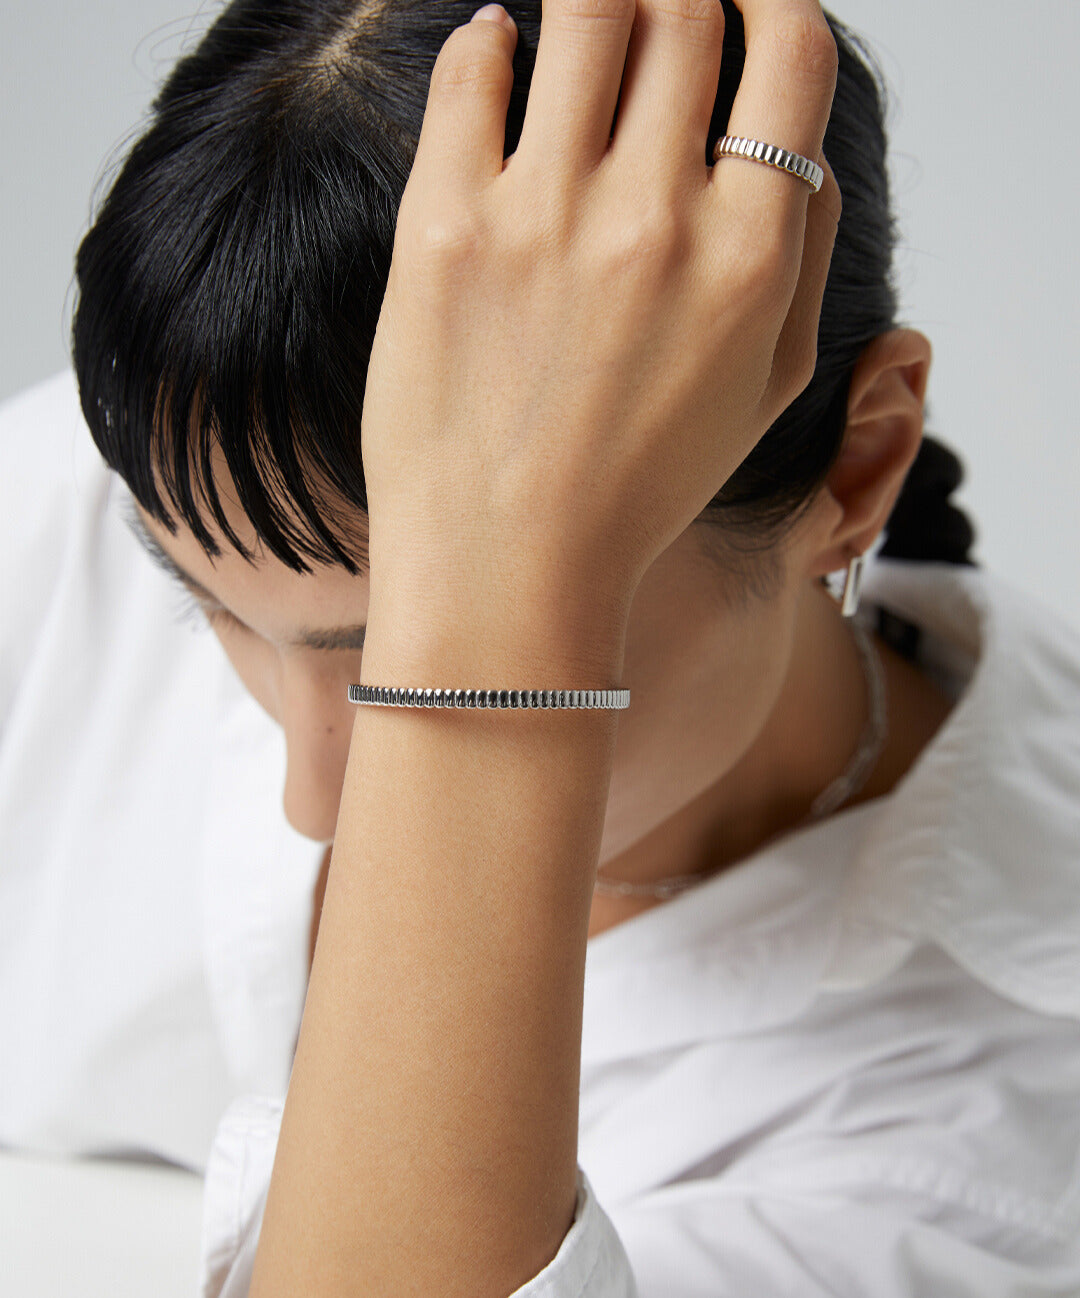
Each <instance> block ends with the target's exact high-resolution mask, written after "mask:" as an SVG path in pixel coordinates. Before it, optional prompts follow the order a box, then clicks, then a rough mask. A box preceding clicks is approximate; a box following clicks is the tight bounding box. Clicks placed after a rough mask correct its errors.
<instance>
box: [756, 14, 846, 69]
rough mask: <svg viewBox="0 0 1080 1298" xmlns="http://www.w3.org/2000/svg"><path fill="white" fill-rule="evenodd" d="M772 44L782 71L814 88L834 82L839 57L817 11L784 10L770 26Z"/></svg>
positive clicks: (831, 35)
mask: <svg viewBox="0 0 1080 1298" xmlns="http://www.w3.org/2000/svg"><path fill="white" fill-rule="evenodd" d="M772 36H773V41H774V43H775V45H776V49H777V53H778V56H779V58H780V60H781V62H782V63H783V65H784V67H785V68H787V69H789V70H790V71H792V72H795V73H796V74H798V75H800V76H802V77H804V78H806V79H808V80H811V81H813V82H814V83H816V84H825V85H831V84H832V83H833V82H835V80H836V70H837V63H838V59H839V55H838V54H837V49H836V41H835V40H834V39H833V34H832V31H831V29H830V27H829V24H828V23H827V22H826V21H825V19H824V16H823V15H821V13H820V11H818V12H817V13H815V12H814V11H812V10H810V9H808V8H806V7H805V6H801V5H800V6H794V5H792V6H791V7H789V8H785V9H783V10H781V11H780V13H779V14H777V16H776V18H775V20H774V23H773V32H772Z"/></svg>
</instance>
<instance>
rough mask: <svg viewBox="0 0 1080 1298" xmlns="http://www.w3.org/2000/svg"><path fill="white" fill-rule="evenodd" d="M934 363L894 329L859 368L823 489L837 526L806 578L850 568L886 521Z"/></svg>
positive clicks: (910, 458) (919, 343) (918, 343)
mask: <svg viewBox="0 0 1080 1298" xmlns="http://www.w3.org/2000/svg"><path fill="white" fill-rule="evenodd" d="M930 359H931V351H930V343H929V341H928V340H927V338H926V337H925V336H924V335H923V334H921V333H918V332H917V331H916V330H914V329H892V330H890V331H889V332H888V333H886V334H882V335H880V336H879V337H878V338H875V339H874V340H873V341H872V342H871V343H869V344H868V345H867V347H866V348H865V349H864V351H863V352H862V354H861V355H860V357H859V359H858V361H857V362H856V364H855V369H854V372H853V374H852V379H851V387H850V391H849V396H848V417H847V427H846V428H845V431H844V441H843V445H842V447H841V449H840V454H839V456H838V457H837V459H836V462H835V463H834V465H833V467H832V469H831V470H830V471H829V476H828V477H827V479H826V481H825V486H824V487H823V489H822V490H823V492H825V493H826V494H828V495H829V496H831V498H832V501H833V502H834V508H833V511H832V514H833V524H832V526H831V528H830V530H829V535H828V536H827V537H826V538H825V539H824V544H823V545H822V546H821V547H820V548H819V550H818V553H817V554H816V556H815V559H814V563H813V566H812V569H811V571H810V572H809V573H808V575H810V576H822V575H823V574H825V573H827V572H834V571H836V570H837V569H839V568H844V567H846V566H847V564H848V563H849V561H850V560H851V559H852V558H853V557H854V556H855V555H857V554H865V553H866V551H867V550H869V548H870V547H871V546H872V545H873V543H874V541H875V540H876V539H877V537H878V535H879V534H880V532H881V530H882V528H884V526H885V524H886V522H887V521H888V518H889V514H890V513H891V512H892V507H893V505H894V504H895V502H896V498H897V496H899V494H900V489H901V487H902V486H903V485H904V478H905V477H906V476H907V472H908V469H910V468H911V465H912V463H913V462H914V460H915V456H916V455H917V454H918V452H919V445H920V443H921V441H922V431H923V406H924V402H925V398H926V384H927V378H928V375H929V370H930Z"/></svg>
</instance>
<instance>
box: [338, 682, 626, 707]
mask: <svg viewBox="0 0 1080 1298" xmlns="http://www.w3.org/2000/svg"><path fill="white" fill-rule="evenodd" d="M349 702H350V703H373V704H375V705H377V706H380V705H381V706H382V707H391V708H611V709H614V710H621V709H623V708H628V707H629V706H630V691H629V690H432V689H406V688H405V687H403V686H388V685H350V686H349Z"/></svg>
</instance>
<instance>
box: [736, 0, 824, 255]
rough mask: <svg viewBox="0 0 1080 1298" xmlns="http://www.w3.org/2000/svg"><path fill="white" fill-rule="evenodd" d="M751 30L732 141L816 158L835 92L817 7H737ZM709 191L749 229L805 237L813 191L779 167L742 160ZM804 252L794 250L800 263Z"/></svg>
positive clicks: (742, 2) (803, 3)
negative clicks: (755, 226)
mask: <svg viewBox="0 0 1080 1298" xmlns="http://www.w3.org/2000/svg"><path fill="white" fill-rule="evenodd" d="M737 3H738V6H739V8H740V9H741V10H742V15H743V23H744V26H745V29H746V64H745V67H744V69H743V74H742V79H741V81H740V82H739V89H738V92H737V93H736V95H735V102H734V104H733V106H732V109H731V116H730V118H729V119H728V126H727V134H728V135H737V136H745V137H749V138H751V139H754V140H761V141H763V142H764V143H766V144H774V145H778V146H779V147H780V148H782V149H788V150H790V151H791V152H794V153H800V154H802V155H804V156H805V157H808V158H817V157H818V155H819V154H820V153H821V146H822V142H823V140H824V138H825V127H826V126H827V124H828V121H829V111H830V109H831V107H832V97H833V91H834V89H835V87H836V66H837V52H836V42H835V40H834V39H833V35H832V32H831V31H830V30H829V26H828V23H827V22H826V20H825V15H824V13H823V12H822V9H821V5H820V3H818V0H737ZM711 185H712V187H713V188H714V190H715V191H716V193H717V195H718V197H719V199H720V200H721V201H722V202H724V203H725V206H726V207H729V208H730V209H733V210H737V211H739V212H740V213H741V214H742V216H743V218H744V219H746V220H748V221H750V222H762V223H765V225H766V226H767V227H776V226H779V227H780V230H779V231H778V233H783V234H784V235H789V234H790V235H792V236H794V234H795V233H796V232H797V231H799V230H801V228H802V223H803V221H804V220H805V216H806V203H807V199H808V198H809V196H810V194H811V189H810V186H809V185H808V184H806V182H805V181H803V180H800V179H799V178H798V177H796V176H791V175H789V174H787V173H786V172H783V171H780V170H777V169H776V168H774V167H769V166H764V165H763V164H761V163H758V162H751V161H748V160H746V159H744V158H739V157H730V158H729V157H722V158H720V159H719V160H718V161H717V162H716V163H715V164H714V166H713V175H712V181H711ZM798 243H799V246H796V247H794V248H793V250H792V251H793V255H794V256H795V257H796V258H797V257H798V256H799V254H800V252H801V239H800V240H799V241H798Z"/></svg>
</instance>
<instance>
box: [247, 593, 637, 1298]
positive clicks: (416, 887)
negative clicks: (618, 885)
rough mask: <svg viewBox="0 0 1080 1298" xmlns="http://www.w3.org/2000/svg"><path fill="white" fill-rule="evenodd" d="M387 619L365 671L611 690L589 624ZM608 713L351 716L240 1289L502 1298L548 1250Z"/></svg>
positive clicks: (573, 1140) (405, 614)
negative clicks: (264, 1187) (250, 1267)
mask: <svg viewBox="0 0 1080 1298" xmlns="http://www.w3.org/2000/svg"><path fill="white" fill-rule="evenodd" d="M523 602H524V601H523ZM386 612H387V615H388V617H390V618H392V625H391V624H390V623H388V622H383V621H381V620H379V621H376V620H375V619H374V618H369V631H368V637H367V643H366V646H365V649H364V665H363V679H364V680H365V681H366V682H370V683H372V684H379V683H387V684H391V683H401V684H410V683H411V684H420V683H422V682H428V683H431V684H438V683H439V682H443V683H445V684H446V685H451V684H454V683H459V684H464V685H468V684H479V683H480V682H490V683H491V685H492V686H495V685H498V684H500V683H501V684H503V685H506V686H507V687H508V688H509V687H510V686H511V685H512V683H514V682H518V683H519V687H520V688H525V687H526V686H527V685H529V684H530V683H531V684H532V686H533V687H547V688H551V687H574V688H586V687H588V688H607V687H610V686H615V685H619V684H621V683H622V674H621V673H622V656H623V647H622V639H621V636H620V634H619V629H618V627H617V626H616V627H612V626H610V625H603V624H602V623H601V621H600V620H599V619H598V620H597V621H596V623H595V624H593V625H591V626H588V627H587V626H586V625H585V621H586V620H585V619H584V618H583V619H582V625H581V629H580V632H579V633H578V634H580V637H581V644H580V652H578V653H575V652H574V643H573V639H574V637H573V636H572V635H568V633H567V628H566V627H552V626H550V625H549V626H547V627H546V628H545V627H541V626H539V625H538V624H537V622H536V621H535V620H534V618H532V617H529V616H527V615H526V616H524V617H523V618H522V620H521V621H520V623H518V625H517V626H515V627H513V628H510V627H508V626H506V625H503V626H502V627H501V628H497V627H494V626H484V625H477V624H476V623H475V622H472V623H468V619H465V620H463V621H461V622H460V623H458V625H460V626H461V627H462V632H457V633H455V632H450V631H447V633H446V634H441V633H440V634H434V633H432V634H428V632H427V631H425V630H422V629H418V628H419V627H420V623H419V622H418V620H417V618H416V617H415V616H412V615H411V610H409V611H407V610H406V609H405V608H403V607H402V608H401V609H400V612H398V610H397V609H396V608H395V609H394V610H390V609H387V610H386ZM426 619H427V620H425V623H424V626H425V627H426V626H430V625H431V623H430V620H429V619H430V605H429V606H428V610H427V614H426ZM467 623H468V624H467ZM444 625H446V626H447V627H448V628H449V627H450V626H452V625H454V624H453V623H451V622H450V621H449V620H447V622H446V623H445V624H444ZM394 626H398V627H402V628H405V629H406V630H407V633H408V634H407V643H404V642H403V640H404V638H403V637H402V636H401V635H400V634H397V633H395V632H394V630H393V627H394ZM384 630H385V631H386V632H388V634H385V635H381V634H380V632H382V631H384ZM466 631H467V633H465V632H466ZM617 716H618V714H617V713H614V712H605V711H591V710H590V711H584V712H572V711H556V712H545V711H532V710H530V711H520V710H519V711H517V712H504V711H497V712H486V711H479V710H474V711H468V712H458V711H456V710H449V711H447V710H438V711H435V710H424V711H414V710H409V709H389V708H387V709H383V708H372V707H361V708H358V709H357V716H356V719H355V725H354V730H353V736H352V746H351V749H350V753H349V764H348V768H347V771H346V777H345V791H344V795H343V799H342V804H341V811H340V813H339V819H338V826H337V833H336V837H335V846H334V854H333V858H332V864H331V869H330V875H329V880H328V885H327V890H326V897H325V903H324V908H323V916H322V922H321V926H320V931H319V936H318V944H317V948H316V954H315V961H314V965H313V968H312V976H311V982H310V985H309V990H308V998H307V1003H306V1006H305V1009H304V1018H303V1026H302V1028H301V1033H300V1041H299V1047H298V1050H297V1055H296V1061H295V1064H294V1067H293V1074H292V1080H291V1082H290V1087H289V1099H288V1103H287V1104H286V1109H285V1114H284V1120H283V1124H282V1130H281V1138H280V1142H279V1146H278V1154H277V1160H276V1162H275V1167H274V1180H273V1182H272V1185H271V1191H270V1195H269V1199H268V1202H267V1207H266V1214H265V1217H264V1220H263V1227H262V1240H261V1243H260V1248H259V1255H258V1261H257V1266H256V1271H255V1277H254V1281H253V1284H252V1287H251V1292H252V1294H253V1295H258V1296H259V1298H265V1296H266V1295H270V1294H279V1293H280V1294H286V1293H288V1294H297V1293H307V1294H319V1295H323V1294H326V1295H329V1294H413V1293H416V1294H433V1293H438V1294H440V1295H451V1294H453V1295H456V1294H461V1295H474V1296H476V1298H483V1296H484V1295H492V1296H493V1298H495V1296H496V1295H497V1296H499V1298H504V1296H505V1295H506V1294H508V1293H511V1292H512V1291H513V1290H514V1289H515V1288H517V1287H518V1286H519V1285H521V1284H523V1283H524V1282H525V1281H526V1280H528V1279H530V1278H531V1277H532V1276H533V1275H535V1274H536V1273H537V1272H538V1271H540V1270H541V1269H542V1268H543V1267H544V1266H545V1265H546V1264H547V1262H548V1261H550V1260H551V1258H552V1257H553V1256H554V1255H555V1253H556V1251H557V1250H558V1247H559V1244H560V1242H561V1240H562V1239H563V1237H564V1236H565V1234H566V1231H567V1229H568V1228H569V1225H570V1222H571V1219H572V1216H573V1210H574V1199H575V1177H576V1165H577V1103H578V1086H579V1073H580V1043H581V1009H582V992H583V985H584V960H585V945H586V937H587V930H588V919H589V908H590V904H591V899H592V882H593V876H594V873H595V867H596V861H597V858H598V854H599V845H600V835H601V830H602V828H603V818H604V808H605V805H606V801H607V789H608V783H609V780H610V773H611V760H612V753H613V749H614V741H615V734H616V727H617ZM305 1098H306V1099H307V1100H308V1103H307V1104H306V1105H305V1104H304V1103H303V1102H302V1101H303V1100H304V1099H305Z"/></svg>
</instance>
